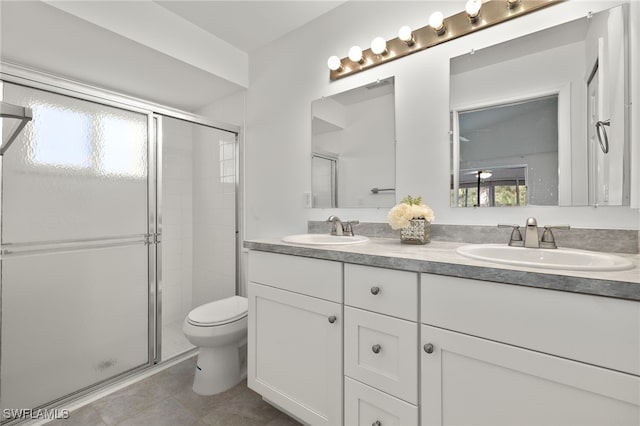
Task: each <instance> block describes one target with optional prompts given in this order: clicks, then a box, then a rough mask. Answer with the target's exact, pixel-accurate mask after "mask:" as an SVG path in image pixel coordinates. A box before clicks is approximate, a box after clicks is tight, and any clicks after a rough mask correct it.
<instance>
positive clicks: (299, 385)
mask: <svg viewBox="0 0 640 426" xmlns="http://www.w3.org/2000/svg"><path fill="white" fill-rule="evenodd" d="M248 339H249V340H248V385H249V387H250V388H251V389H253V390H255V391H256V392H258V393H259V394H260V395H262V397H263V398H264V399H266V400H267V401H269V402H271V403H273V404H275V405H277V406H279V407H280V408H282V409H283V410H285V411H287V412H288V413H290V414H291V415H293V416H294V417H297V418H298V419H300V420H302V421H304V422H306V423H308V424H311V425H338V424H341V423H342V305H340V304H338V303H333V302H329V301H326V300H322V299H317V298H315V297H309V296H303V295H300V294H297V293H292V292H289V291H284V290H279V289H276V288H273V287H267V286H263V285H260V284H255V283H253V282H251V283H249V330H248Z"/></svg>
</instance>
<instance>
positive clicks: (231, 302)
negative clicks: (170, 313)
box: [187, 296, 248, 327]
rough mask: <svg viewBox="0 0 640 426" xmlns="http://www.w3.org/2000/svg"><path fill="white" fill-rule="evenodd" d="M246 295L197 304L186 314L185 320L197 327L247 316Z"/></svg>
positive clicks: (219, 323)
mask: <svg viewBox="0 0 640 426" xmlns="http://www.w3.org/2000/svg"><path fill="white" fill-rule="evenodd" d="M247 311H248V301H247V298H246V297H241V296H232V297H228V298H226V299H221V300H216V301H214V302H210V303H206V304H204V305H202V306H198V307H197V308H195V309H194V310H192V311H191V312H189V315H188V316H187V322H188V323H189V324H191V325H195V326H198V327H212V326H219V325H224V324H229V323H231V322H234V321H237V320H239V319H241V318H244V317H246V316H247Z"/></svg>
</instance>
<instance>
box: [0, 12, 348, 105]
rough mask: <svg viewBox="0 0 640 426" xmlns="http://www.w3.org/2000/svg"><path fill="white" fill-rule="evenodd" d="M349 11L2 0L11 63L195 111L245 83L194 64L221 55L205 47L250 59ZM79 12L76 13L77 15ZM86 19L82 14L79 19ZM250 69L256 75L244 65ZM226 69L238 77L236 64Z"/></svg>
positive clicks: (0, 42) (0, 21)
mask: <svg viewBox="0 0 640 426" xmlns="http://www.w3.org/2000/svg"><path fill="white" fill-rule="evenodd" d="M65 3H66V4H67V6H68V7H69V8H68V9H66V8H65ZM342 3H344V1H305V0H293V1H243V0H237V1H217V0H195V1H189V0H174V1H163V0H151V1H148V0H145V1H134V0H132V1H124V2H110V1H104V0H91V1H82V2H77V1H59V0H54V1H50V0H46V1H25V0H23V1H5V0H0V10H1V12H2V13H0V47H1V49H0V53H1V58H2V59H3V60H5V61H7V62H11V63H16V64H20V65H24V66H27V67H30V68H34V69H40V70H43V71H45V72H49V73H53V74H55V75H59V76H62V77H67V78H70V79H72V80H75V81H79V82H85V83H88V84H91V85H94V86H97V87H101V88H105V89H109V90H113V91H115V92H119V93H123V94H127V95H130V96H134V97H137V98H141V99H145V100H149V101H152V102H156V103H159V104H161V105H166V106H169V107H174V108H178V109H182V110H186V111H197V110H199V109H200V108H202V107H204V106H206V105H208V104H210V103H211V102H214V101H216V100H219V99H223V98H225V97H227V96H229V95H231V94H233V93H235V92H238V91H241V90H243V88H244V87H246V85H244V86H243V85H242V84H240V83H237V82H236V81H232V80H229V79H227V78H226V77H225V76H223V75H221V74H218V73H217V72H216V71H215V69H211V68H207V67H206V66H204V67H203V66H200V64H195V63H194V62H190V61H189V60H188V59H189V58H193V57H194V55H196V56H197V55H200V56H198V57H199V58H203V59H204V60H207V59H209V58H210V57H211V56H212V55H211V54H213V56H214V57H215V55H216V51H215V49H213V48H210V47H206V46H212V45H213V44H215V43H212V42H215V41H216V40H218V41H220V43H221V44H222V45H224V46H222V47H223V48H225V49H226V50H225V52H226V53H229V52H231V53H232V54H233V53H234V52H235V55H236V57H238V56H247V55H250V53H251V52H254V51H256V50H257V49H260V48H262V47H264V46H265V45H267V44H269V43H271V42H273V41H275V40H277V39H279V38H281V37H283V36H285V35H286V34H287V33H289V32H291V31H293V30H295V29H296V28H299V27H301V26H303V25H305V24H307V23H308V22H310V21H312V20H314V19H316V18H317V17H319V16H320V15H322V14H324V13H326V12H328V11H330V10H332V9H333V8H335V7H337V6H339V5H340V4H342ZM74 4H75V5H76V6H78V7H71V6H74ZM111 5H112V6H113V7H111ZM78 11H80V12H82V13H74V12H78ZM83 14H84V15H83ZM140 16H147V17H149V16H154V17H159V18H163V19H164V21H163V24H159V25H160V27H161V30H162V32H164V33H165V34H160V35H159V34H158V33H157V32H156V33H154V32H153V31H154V30H157V28H158V25H156V27H155V28H154V27H153V25H147V24H148V23H147V22H141V21H139V20H138V19H139V17H140ZM92 18H93V19H92ZM105 20H106V21H105ZM136 20H138V21H136ZM105 22H107V24H108V25H105ZM136 22H139V23H140V25H135V24H136ZM162 25H164V27H162ZM167 25H169V26H170V27H171V28H174V29H175V30H174V33H173V34H166V31H165V29H166V27H167ZM122 28H124V31H121V30H120V29H122ZM195 30H197V31H195ZM145 31H150V32H149V33H145ZM132 35H133V36H132ZM197 37H200V38H199V39H198V38H197ZM149 39H152V40H163V41H162V43H164V44H163V45H157V44H156V45H153V44H145V41H147V40H149ZM172 45H173V46H174V47H175V46H180V48H182V49H183V51H186V52H187V56H186V58H187V59H186V60H185V59H184V58H185V57H181V56H180V55H179V54H178V55H175V54H174V52H175V50H174V51H171V49H170V48H171V47H172ZM164 46H168V47H169V48H167V49H165V48H164ZM203 46H205V47H204V48H203ZM225 46H226V47H225ZM187 47H191V49H189V48H187ZM203 49H204V50H203ZM207 49H209V50H207ZM193 52H196V53H193ZM188 54H191V57H189V55H188ZM241 62H242V61H240V62H239V63H241ZM244 63H245V65H244V67H248V65H246V64H247V61H246V59H245V60H244ZM218 66H219V65H218ZM224 69H225V70H227V72H229V70H237V71H240V69H239V68H238V69H236V68H233V67H231V66H226V68H224ZM246 73H247V74H248V69H247V70H246Z"/></svg>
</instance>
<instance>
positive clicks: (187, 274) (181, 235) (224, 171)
mask: <svg viewBox="0 0 640 426" xmlns="http://www.w3.org/2000/svg"><path fill="white" fill-rule="evenodd" d="M162 132H163V137H162V145H163V146H162V151H163V158H162V173H163V176H162V198H163V199H162V206H161V208H162V222H163V223H162V228H163V229H162V234H163V240H162V244H163V248H162V250H163V251H162V274H163V275H162V324H163V326H165V325H167V324H170V323H175V322H177V321H182V320H183V319H184V318H185V316H186V315H187V314H188V313H189V311H190V310H191V309H193V308H194V307H196V306H199V305H202V304H204V303H207V302H211V301H213V300H218V299H221V298H224V297H229V296H232V295H234V294H235V288H236V284H235V279H236V277H235V266H230V265H235V226H236V218H235V206H236V197H235V186H236V185H235V168H234V167H235V155H236V149H235V143H234V141H233V137H232V135H230V134H226V135H224V137H217V136H218V134H219V132H218V131H216V130H213V129H211V128H209V127H206V126H202V125H198V124H194V123H189V122H185V121H181V120H177V119H173V118H168V117H163V119H162Z"/></svg>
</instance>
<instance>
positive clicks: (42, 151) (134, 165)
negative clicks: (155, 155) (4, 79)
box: [2, 83, 148, 244]
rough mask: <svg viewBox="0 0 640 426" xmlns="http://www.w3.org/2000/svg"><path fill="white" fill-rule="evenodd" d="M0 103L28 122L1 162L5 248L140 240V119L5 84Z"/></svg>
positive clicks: (143, 129)
mask: <svg viewBox="0 0 640 426" xmlns="http://www.w3.org/2000/svg"><path fill="white" fill-rule="evenodd" d="M4 100H5V101H7V102H10V103H13V104H15V105H20V106H28V107H30V108H31V109H32V110H33V120H32V121H31V122H30V123H29V124H28V125H27V126H26V127H25V129H24V130H23V131H22V133H21V134H20V136H19V137H18V138H17V139H16V140H15V141H14V143H13V145H12V146H11V147H10V148H9V150H8V151H7V152H6V154H5V155H4V160H3V161H4V164H3V168H4V170H3V200H2V201H3V219H2V220H3V227H2V232H3V235H2V242H3V243H5V244H6V243H21V242H29V241H57V240H69V239H71V240H73V239H79V238H85V239H86V238H104V237H113V236H123V235H135V234H146V232H147V180H146V176H147V157H148V154H147V125H148V123H147V116H146V115H145V114H140V113H135V112H131V111H126V110H122V109H118V108H113V107H109V106H106V105H102V104H97V103H93V102H88V101H84V100H80V99H75V98H71V97H67V96H62V95H58V94H54V93H50V92H46V91H42V90H37V89H32V88H26V87H23V86H18V85H14V84H10V83H4ZM70 206H73V207H72V208H70Z"/></svg>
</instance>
